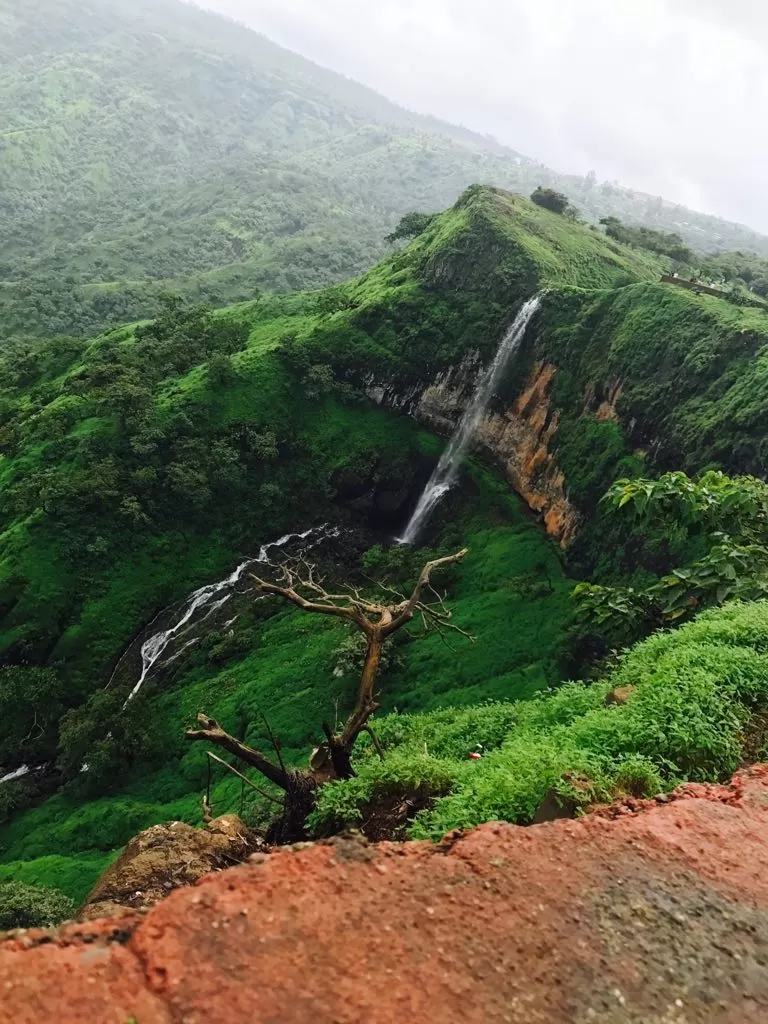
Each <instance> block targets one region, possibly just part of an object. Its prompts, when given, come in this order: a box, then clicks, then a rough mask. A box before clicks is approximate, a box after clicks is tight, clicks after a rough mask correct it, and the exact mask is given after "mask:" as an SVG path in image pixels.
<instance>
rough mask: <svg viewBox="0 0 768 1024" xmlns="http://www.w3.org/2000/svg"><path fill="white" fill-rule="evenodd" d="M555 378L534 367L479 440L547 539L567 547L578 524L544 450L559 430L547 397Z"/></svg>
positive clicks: (543, 366)
mask: <svg viewBox="0 0 768 1024" xmlns="http://www.w3.org/2000/svg"><path fill="white" fill-rule="evenodd" d="M555 373H556V368H555V367H554V366H553V365H552V364H551V363H537V364H536V365H535V366H534V368H533V372H532V373H531V376H530V378H529V380H528V383H527V384H526V387H525V389H524V390H523V392H522V393H521V394H520V395H519V396H518V398H517V399H516V401H515V403H514V405H513V406H512V408H511V409H508V410H507V411H506V412H505V413H503V414H502V415H497V416H493V417H492V418H491V419H489V420H488V421H487V422H486V423H485V424H483V427H482V433H481V439H482V442H483V443H484V444H485V445H486V447H487V448H489V449H490V450H491V452H492V453H493V454H494V455H495V456H496V457H497V458H498V459H500V460H501V462H502V464H503V467H504V472H505V475H506V477H507V479H508V480H509V482H510V483H511V484H512V486H513V487H514V489H515V490H516V491H517V493H518V494H519V495H520V497H521V498H522V499H523V500H524V501H525V503H526V504H527V505H528V507H529V508H532V509H533V510H534V512H540V513H541V514H542V516H543V518H544V524H545V526H546V529H547V533H549V534H550V535H551V536H553V537H555V538H556V539H557V540H558V541H559V542H560V543H561V545H562V546H563V547H567V546H568V545H569V544H570V543H571V541H572V540H573V538H574V537H575V535H576V532H577V530H578V528H579V523H580V518H579V514H578V512H577V511H576V509H575V508H574V507H573V505H572V504H571V502H570V501H569V500H568V494H567V491H566V481H565V477H564V476H563V474H562V472H561V471H560V469H559V468H558V465H557V463H556V461H555V458H554V456H553V455H552V453H551V452H550V450H549V445H550V442H551V441H552V438H553V437H554V436H555V434H556V433H557V428H558V425H559V415H558V413H557V411H556V410H553V409H552V408H551V404H550V396H549V392H550V387H551V385H552V381H553V380H554V377H555Z"/></svg>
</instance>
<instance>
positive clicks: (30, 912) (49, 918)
mask: <svg viewBox="0 0 768 1024" xmlns="http://www.w3.org/2000/svg"><path fill="white" fill-rule="evenodd" d="M74 912H75V904H74V902H73V901H72V900H71V899H69V897H68V896H65V895H64V894H63V893H60V892H57V891H56V890H55V889H43V888H41V887H40V886H36V885H26V884H25V883H24V882H2V881H0V931H8V930H9V929H11V928H48V927H51V926H52V925H55V924H59V923H60V922H61V921H64V920H66V919H67V918H68V917H72V916H73V914H74Z"/></svg>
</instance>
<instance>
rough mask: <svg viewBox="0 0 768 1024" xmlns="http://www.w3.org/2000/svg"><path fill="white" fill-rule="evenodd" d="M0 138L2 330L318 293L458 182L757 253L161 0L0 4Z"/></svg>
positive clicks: (381, 248)
mask: <svg viewBox="0 0 768 1024" xmlns="http://www.w3.org/2000/svg"><path fill="white" fill-rule="evenodd" d="M0 124H2V126H3V127H2V128H0V176H2V179H3V181H4V183H5V184H6V188H5V189H4V193H3V196H2V201H0V231H1V232H2V236H3V240H4V249H3V256H2V260H0V303H2V305H1V306H0V309H2V311H3V314H4V324H5V331H6V333H11V334H37V335H45V334H48V335H50V334H54V333H60V332H61V333H70V334H71V333H76V334H78V335H88V334H90V333H93V332H95V331H96V330H98V329H101V328H103V327H104V326H105V325H107V324H113V323H119V322H121V321H125V320H129V319H133V318H136V317H138V316H141V315H145V314H147V313H148V312H151V311H152V310H153V309H154V308H155V306H156V303H157V298H158V294H159V292H160V291H161V289H162V287H163V286H164V284H165V283H169V284H171V285H172V286H173V287H176V288H180V289H182V290H183V291H184V292H185V293H187V294H190V295H193V296H196V297H203V298H207V299H209V300H211V301H214V302H218V303H219V304H222V303H224V302H226V301H230V300H231V301H234V300H236V299H243V298H247V297H248V296H249V295H252V294H253V288H254V285H259V286H261V287H264V288H268V289H270V290H281V291H287V290H295V289H300V288H313V287H320V286H323V285H325V284H328V283H330V282H332V281H335V280H341V279H343V278H345V277H347V276H349V275H351V274H353V273H356V272H359V271H360V270H362V269H363V268H364V267H366V266H368V265H370V263H371V262H372V261H373V260H374V259H376V258H377V257H378V256H380V255H381V254H383V253H384V252H385V250H386V244H385V242H384V236H385V235H386V234H387V232H388V230H390V229H391V227H392V225H393V224H394V222H395V221H396V219H397V217H398V216H399V215H402V214H403V213H405V212H407V211H408V210H410V209H414V208H422V209H435V208H441V207H442V206H444V205H447V204H448V203H451V202H453V201H454V200H455V198H456V196H457V195H458V194H459V193H460V192H461V190H462V189H464V188H465V187H466V186H467V185H469V184H470V183H471V182H473V181H487V182H492V183H494V184H498V185H500V186H503V187H507V188H514V189H517V190H519V191H522V192H525V193H526V194H527V193H530V192H531V191H532V189H533V188H534V187H535V186H536V185H538V184H540V183H543V184H547V185H554V186H555V187H557V188H563V189H565V191H567V192H568V193H569V194H570V195H571V196H572V198H573V199H574V201H575V202H576V204H577V206H579V207H580V208H581V209H583V210H584V212H585V213H586V214H587V215H588V216H591V217H593V218H595V219H597V218H599V217H600V216H605V215H607V214H613V215H616V214H618V215H619V216H620V217H622V218H623V219H625V220H627V221H633V220H638V219H639V220H642V221H645V222H647V223H650V224H655V225H657V226H660V227H664V226H666V227H667V228H669V227H674V228H675V229H676V230H677V229H678V227H680V225H682V230H683V231H684V232H685V233H686V234H687V235H688V237H689V238H691V240H692V241H694V242H695V244H697V245H700V246H701V247H707V248H712V247H714V246H721V247H722V246H730V247H735V246H740V247H742V248H750V247H754V246H757V247H762V248H763V249H765V247H766V245H768V242H766V239H765V238H763V237H761V236H759V235H755V234H753V233H751V232H749V231H747V230H746V229H743V228H739V227H738V226H736V225H729V224H727V223H726V222H723V221H718V220H717V219H716V218H707V217H704V216H701V215H696V214H692V213H691V212H690V211H685V210H684V209H682V208H675V207H670V206H669V205H667V206H665V205H664V204H662V203H661V202H660V201H657V200H655V199H651V198H650V197H646V196H642V195H639V194H634V193H631V192H630V191H628V190H622V189H617V188H614V187H612V186H610V185H605V186H602V187H593V186H592V185H591V184H589V183H588V182H587V181H585V180H584V179H581V178H576V177H565V176H558V175H556V174H554V173H553V172H551V171H549V170H548V169H546V168H543V167H541V166H540V165H539V164H536V163H534V162H533V161H529V160H526V159H525V158H521V157H520V156H519V155H518V154H516V153H515V152H514V151H512V150H508V149H505V148H503V147H501V146H499V145H497V144H494V143H493V142H492V141H490V140H488V139H486V138H482V137H480V136H477V135H474V134H473V133H471V132H468V131H466V130H464V129H460V128H455V127H451V126H449V125H445V124H441V123H439V122H437V121H435V120H433V119H429V118H423V117H419V116H417V115H413V114H410V113H408V112H407V111H404V110H401V109H399V108H398V107H396V106H394V105H393V104H391V103H389V102H388V101H386V100H385V99H384V98H383V97H381V96H378V95H377V94H375V93H374V92H372V91H371V90H368V89H365V88H363V87H361V86H359V85H356V84H355V83H354V82H350V81H349V80H347V79H344V78H343V77H341V76H339V75H335V74H333V73H331V72H327V71H324V70H323V69H321V68H318V67H317V66H316V65H313V64H311V63H310V62H308V61H305V60H303V59H302V58H300V57H298V56H296V55H294V54H290V53H288V52H287V51H284V50H281V49H280V48H279V47H277V46H274V45H273V44H271V43H269V42H268V41H267V40H266V39H264V38H262V37H260V36H258V35H257V34H255V33H252V32H248V31H245V30H243V29H242V27H239V26H236V25H235V24H234V23H229V22H227V21H225V20H223V19H221V18H218V17H216V16H213V15H211V14H209V13H207V12H204V11H201V10H198V9H195V8H194V7H193V6H192V5H183V6H182V5H181V4H176V3H175V2H173V0H163V2H157V0H156V2H154V3H149V2H144V0H141V2H128V0H89V2H88V3H81V2H76V0H37V2H36V3H34V4H22V5H20V4H18V3H17V2H15V0H0Z"/></svg>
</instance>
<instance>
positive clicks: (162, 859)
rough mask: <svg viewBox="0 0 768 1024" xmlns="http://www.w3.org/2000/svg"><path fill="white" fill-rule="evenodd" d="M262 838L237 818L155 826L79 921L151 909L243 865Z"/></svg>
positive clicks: (97, 889)
mask: <svg viewBox="0 0 768 1024" xmlns="http://www.w3.org/2000/svg"><path fill="white" fill-rule="evenodd" d="M259 849H263V842H262V840H261V839H260V838H259V837H258V836H257V835H256V834H255V833H254V832H252V831H251V830H250V829H249V828H247V827H246V825H244V824H243V822H242V821H241V820H240V818H238V817H237V815H235V814H225V815H223V816H222V817H220V818H214V819H213V821H211V822H210V824H209V825H207V826H206V828H193V827H192V826H191V825H186V824H185V823H184V822H183V821H172V822H169V823H168V824H167V825H153V826H152V827H151V828H148V829H145V831H144V832H140V833H139V835H137V836H135V837H134V838H133V839H132V840H131V841H130V843H128V845H127V846H126V848H125V849H124V850H123V852H122V854H121V855H120V856H119V857H118V859H117V860H116V861H115V862H114V864H112V865H110V867H108V868H107V870H106V871H105V872H104V874H103V875H102V876H101V878H100V879H99V880H98V882H97V883H96V885H95V886H94V887H93V889H92V890H91V892H90V893H89V895H88V898H87V899H86V901H85V903H84V904H83V906H82V907H81V908H80V913H79V914H78V919H79V920H80V921H93V920H95V919H96V918H99V917H110V916H114V915H118V914H127V913H129V912H130V911H131V910H138V909H139V908H145V907H150V906H152V904H154V903H156V902H157V901H158V900H160V899H162V898H163V897H164V896H167V895H168V893H169V892H171V891H172V890H173V889H178V888H180V887H181V886H185V885H194V883H195V882H197V881H198V880H199V879H201V878H203V876H205V875H208V874H210V873H211V872H212V871H218V870H220V869H221V868H228V867H232V865H234V864H241V863H242V862H243V861H244V860H246V859H247V857H248V856H249V855H250V854H252V853H255V852H256V851H257V850H259Z"/></svg>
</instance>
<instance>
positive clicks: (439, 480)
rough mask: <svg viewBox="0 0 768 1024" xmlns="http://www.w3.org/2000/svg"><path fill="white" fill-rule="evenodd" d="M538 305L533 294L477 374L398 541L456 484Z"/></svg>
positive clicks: (416, 529)
mask: <svg viewBox="0 0 768 1024" xmlns="http://www.w3.org/2000/svg"><path fill="white" fill-rule="evenodd" d="M540 305H541V296H540V295H534V297H533V298H532V299H528V301H527V302H526V303H524V304H523V306H522V308H521V309H520V312H519V313H518V314H517V316H516V317H515V321H514V323H513V324H512V326H511V327H510V328H509V330H508V331H507V333H506V334H505V335H504V337H503V338H502V339H501V342H500V343H499V347H498V349H497V351H496V355H495V357H494V360H493V362H492V363H491V365H490V366H489V367H488V368H487V370H485V372H484V373H482V374H481V375H480V379H479V380H478V382H477V387H476V388H475V393H474V395H473V396H472V399H471V401H470V403H469V405H468V406H467V408H466V409H465V410H464V415H463V416H462V417H461V419H460V420H459V423H458V426H457V427H456V429H455V430H454V432H453V436H452V437H451V440H450V441H449V442H448V446H447V447H446V449H445V451H444V452H443V454H442V455H441V456H440V461H439V462H438V464H437V466H436V467H435V470H434V472H433V473H432V476H431V477H430V478H429V480H428V482H427V486H426V487H425V488H424V490H423V491H422V494H421V497H420V498H419V500H418V503H417V505H416V508H415V509H414V511H413V515H412V516H411V518H410V520H409V522H408V525H407V526H406V528H405V531H404V532H403V535H402V537H398V543H400V544H413V543H415V541H416V539H417V538H418V536H419V533H420V532H421V530H422V528H423V526H424V525H425V524H426V522H427V521H428V519H429V517H430V516H431V515H432V512H433V510H434V509H435V507H436V506H437V505H438V504H439V502H440V500H441V498H442V497H443V495H445V494H447V492H448V491H450V489H451V488H452V487H453V485H454V484H455V483H456V480H457V479H458V476H459V470H460V469H461V462H462V459H463V457H464V454H465V452H466V450H467V448H469V446H470V444H471V443H472V441H473V440H474V437H475V433H476V432H477V428H478V427H479V426H480V423H481V422H482V420H483V417H484V416H485V413H486V410H487V409H488V405H489V403H490V401H491V398H492V397H493V394H494V392H495V390H496V388H497V387H498V385H499V383H500V381H501V379H502V377H503V375H504V371H505V370H506V368H507V367H508V366H509V362H510V360H511V359H512V357H513V356H514V355H515V354H516V352H517V350H518V349H519V348H520V344H521V342H522V340H523V338H524V337H525V332H526V330H527V328H528V324H529V323H530V322H531V318H532V317H533V315H534V313H535V312H536V311H537V310H538V308H539V306H540Z"/></svg>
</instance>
